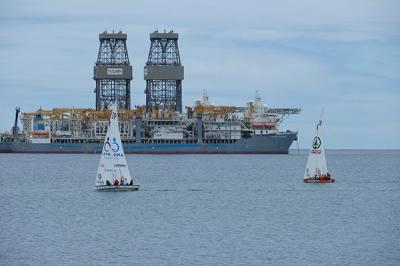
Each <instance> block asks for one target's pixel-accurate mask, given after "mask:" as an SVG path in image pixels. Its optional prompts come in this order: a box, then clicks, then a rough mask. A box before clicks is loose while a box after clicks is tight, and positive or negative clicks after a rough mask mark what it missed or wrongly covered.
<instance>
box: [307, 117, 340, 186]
mask: <svg viewBox="0 0 400 266" xmlns="http://www.w3.org/2000/svg"><path fill="white" fill-rule="evenodd" d="M324 146H325V145H324V142H323V140H322V118H321V119H320V120H319V122H318V124H317V129H316V133H315V137H314V139H313V142H312V145H311V149H310V153H309V155H308V160H307V166H306V170H305V172H304V183H333V182H335V179H333V178H331V175H330V173H329V172H328V168H327V166H326V158H325V148H324Z"/></svg>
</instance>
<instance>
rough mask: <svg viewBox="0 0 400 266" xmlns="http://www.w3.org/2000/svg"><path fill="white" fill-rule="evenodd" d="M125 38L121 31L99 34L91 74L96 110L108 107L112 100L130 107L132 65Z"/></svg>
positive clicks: (122, 105) (122, 107)
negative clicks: (97, 47) (95, 57)
mask: <svg viewBox="0 0 400 266" xmlns="http://www.w3.org/2000/svg"><path fill="white" fill-rule="evenodd" d="M126 39H127V35H126V34H124V33H122V32H121V31H120V32H118V33H114V32H112V33H107V31H105V32H103V33H100V34H99V40H100V48H99V53H98V56H97V61H96V64H95V66H94V76H93V79H94V80H95V81H96V88H95V91H94V92H95V93H96V110H100V109H102V108H105V107H108V106H109V105H110V103H111V102H114V101H116V102H117V103H118V108H121V109H130V108H131V92H130V85H131V80H132V66H131V64H130V63H129V57H128V49H127V48H126Z"/></svg>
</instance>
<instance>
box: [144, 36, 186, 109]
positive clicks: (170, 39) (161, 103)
mask: <svg viewBox="0 0 400 266" xmlns="http://www.w3.org/2000/svg"><path fill="white" fill-rule="evenodd" d="M183 75H184V73H183V66H182V64H181V59H180V56H179V49H178V33H174V32H173V31H170V32H167V33H166V32H165V31H164V32H163V33H161V32H158V31H155V32H153V33H150V51H149V57H148V60H147V62H146V65H145V67H144V79H145V80H146V90H145V93H146V111H147V112H151V111H152V109H153V108H157V109H169V110H174V111H178V112H182V80H183Z"/></svg>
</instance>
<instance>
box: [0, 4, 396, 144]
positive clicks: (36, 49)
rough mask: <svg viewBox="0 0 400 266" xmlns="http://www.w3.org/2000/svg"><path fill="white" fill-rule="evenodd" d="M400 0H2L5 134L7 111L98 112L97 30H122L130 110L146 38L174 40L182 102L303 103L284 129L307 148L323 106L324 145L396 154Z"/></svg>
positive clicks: (0, 70) (0, 76)
mask: <svg viewBox="0 0 400 266" xmlns="http://www.w3.org/2000/svg"><path fill="white" fill-rule="evenodd" d="M399 14H400V1H397V0H394V1H384V0H377V1H369V0H362V1H350V0H343V1H342V0H337V1H320V0H312V1H295V0H293V1H285V0H284V1H282V0H281V1H266V0H260V1H243V0H240V1H236V0H226V1H225V0H224V1H217V0H212V1H210V0H205V1H184V0H182V1H176V0H170V1H154V0H153V1H118V0H114V1H99V0H97V1H82V0H81V1H75V0H69V1H54V0H51V1H50V0H49V1H1V3H0V23H1V25H0V26H1V27H0V60H1V61H0V91H1V98H0V104H1V105H0V108H1V110H0V129H1V130H10V128H11V126H12V123H13V119H14V109H15V107H16V106H20V107H21V110H22V111H27V112H30V111H34V110H36V109H38V108H39V107H40V106H41V107H43V108H53V107H73V106H74V107H91V108H94V107H95V94H94V93H93V89H94V87H95V82H94V81H93V79H92V77H93V66H94V62H95V61H96V57H97V52H98V48H99V41H98V34H99V33H101V32H103V31H104V30H108V31H112V30H115V31H119V30H122V31H123V32H125V33H127V34H128V41H127V45H128V51H129V57H130V60H131V64H132V65H133V68H134V80H133V81H132V84H131V86H132V87H131V89H132V91H131V95H132V99H131V100H132V103H133V105H143V104H145V95H144V93H143V91H144V88H145V82H144V80H143V66H144V64H145V62H146V60H147V55H148V50H149V45H150V40H149V33H150V32H152V31H154V30H155V29H158V30H159V31H162V30H164V29H166V30H167V31H169V30H171V29H172V30H174V31H175V32H178V33H179V49H180V54H181V60H182V64H183V65H184V66H185V80H184V81H183V104H184V105H185V106H188V105H193V104H194V101H195V100H196V99H199V98H201V96H202V91H203V89H205V90H207V92H208V95H209V97H210V101H211V102H213V103H215V104H221V105H222V104H225V105H239V106H245V104H246V102H247V101H248V100H250V99H253V98H254V97H255V93H256V90H257V91H258V92H259V94H260V95H261V96H262V98H263V101H264V103H265V104H266V105H267V106H271V107H300V108H302V112H301V114H300V115H295V116H291V117H289V118H288V119H287V120H286V121H285V123H283V124H282V125H281V128H282V129H292V130H299V144H300V147H308V146H309V144H310V142H311V140H312V134H313V130H314V124H315V123H316V121H317V120H318V119H319V116H320V110H321V108H322V107H323V108H324V110H325V114H324V121H325V136H326V139H327V140H326V142H327V147H328V148H400V137H399V136H400V133H399V132H400V118H399V117H400V15H399Z"/></svg>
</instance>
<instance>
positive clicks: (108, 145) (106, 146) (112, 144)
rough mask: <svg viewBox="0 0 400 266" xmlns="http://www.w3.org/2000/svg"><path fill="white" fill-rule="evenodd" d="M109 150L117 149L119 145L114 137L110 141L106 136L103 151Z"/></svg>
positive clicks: (114, 150) (116, 150)
mask: <svg viewBox="0 0 400 266" xmlns="http://www.w3.org/2000/svg"><path fill="white" fill-rule="evenodd" d="M110 150H111V151H113V152H118V151H119V145H118V143H117V139H116V138H115V137H114V138H113V139H112V142H110V138H109V137H107V141H106V142H105V143H104V151H106V152H109V151H110Z"/></svg>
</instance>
